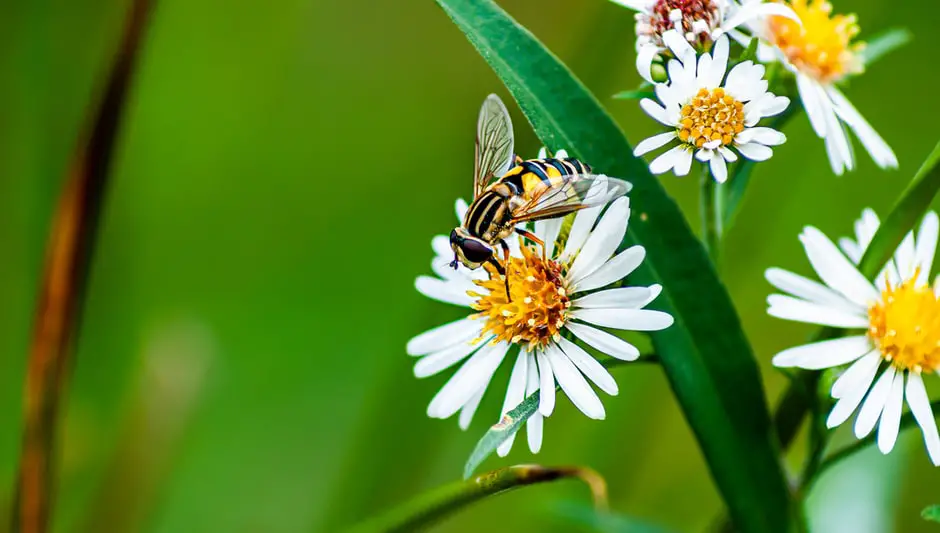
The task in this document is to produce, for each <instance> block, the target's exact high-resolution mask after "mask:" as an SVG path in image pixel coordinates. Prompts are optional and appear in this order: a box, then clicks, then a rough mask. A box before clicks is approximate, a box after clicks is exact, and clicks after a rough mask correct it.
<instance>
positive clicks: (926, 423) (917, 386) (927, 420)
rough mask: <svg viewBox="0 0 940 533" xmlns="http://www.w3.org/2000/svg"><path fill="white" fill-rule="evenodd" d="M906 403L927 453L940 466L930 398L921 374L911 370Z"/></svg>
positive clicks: (908, 378)
mask: <svg viewBox="0 0 940 533" xmlns="http://www.w3.org/2000/svg"><path fill="white" fill-rule="evenodd" d="M906 394H907V404H908V405H909V406H911V413H912V414H913V415H914V420H916V421H917V425H919V426H920V429H921V431H923V433H924V442H925V443H926V444H927V453H928V454H929V455H930V461H931V462H932V463H933V464H934V466H940V435H938V434H937V421H936V420H935V419H934V415H933V410H932V409H931V407H930V399H928V398H927V391H926V390H925V389H924V381H923V380H922V379H921V375H920V374H918V373H916V372H913V373H910V374H909V375H908V377H907V392H906Z"/></svg>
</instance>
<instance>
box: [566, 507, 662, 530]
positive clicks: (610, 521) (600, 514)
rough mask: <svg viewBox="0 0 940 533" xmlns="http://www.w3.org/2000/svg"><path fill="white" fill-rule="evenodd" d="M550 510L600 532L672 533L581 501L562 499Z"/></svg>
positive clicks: (657, 526) (583, 526)
mask: <svg viewBox="0 0 940 533" xmlns="http://www.w3.org/2000/svg"><path fill="white" fill-rule="evenodd" d="M550 511H551V512H553V513H555V514H557V515H559V516H561V517H562V518H564V519H567V520H569V521H570V522H571V523H572V524H577V525H578V526H581V527H582V528H587V529H590V530H591V531H599V532H601V533H672V531H671V530H669V529H666V528H664V527H662V526H659V525H656V524H651V523H649V522H645V521H643V520H639V519H636V518H633V517H631V516H626V515H622V514H616V513H611V512H609V511H603V510H600V509H596V508H594V507H591V506H589V505H585V504H584V503H582V502H576V501H564V500H563V501H560V502H555V503H553V505H552V506H551V510H550ZM579 531H580V529H579Z"/></svg>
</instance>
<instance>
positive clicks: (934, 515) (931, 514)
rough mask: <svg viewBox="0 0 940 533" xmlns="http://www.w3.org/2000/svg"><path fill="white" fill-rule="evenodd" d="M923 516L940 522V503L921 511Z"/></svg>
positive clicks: (928, 519)
mask: <svg viewBox="0 0 940 533" xmlns="http://www.w3.org/2000/svg"><path fill="white" fill-rule="evenodd" d="M920 516H921V518H923V519H924V520H927V521H928V522H940V505H931V506H930V507H927V508H925V509H924V510H923V511H921V512H920Z"/></svg>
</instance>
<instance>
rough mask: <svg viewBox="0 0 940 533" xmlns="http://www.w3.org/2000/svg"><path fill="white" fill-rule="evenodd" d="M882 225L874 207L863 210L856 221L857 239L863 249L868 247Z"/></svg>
mask: <svg viewBox="0 0 940 533" xmlns="http://www.w3.org/2000/svg"><path fill="white" fill-rule="evenodd" d="M880 226H881V221H880V220H878V215H877V214H876V213H875V211H874V210H873V209H872V208H870V207H866V208H865V209H863V210H862V216H861V218H859V219H858V220H857V221H855V240H856V241H857V242H858V245H859V246H860V247H861V248H862V250H865V249H867V248H868V245H869V244H871V240H872V238H873V237H874V236H875V232H877V231H878V228H879V227H880Z"/></svg>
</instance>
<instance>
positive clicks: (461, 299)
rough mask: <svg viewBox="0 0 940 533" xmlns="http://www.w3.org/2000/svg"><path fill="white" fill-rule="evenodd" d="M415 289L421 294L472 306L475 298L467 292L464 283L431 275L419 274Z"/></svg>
mask: <svg viewBox="0 0 940 533" xmlns="http://www.w3.org/2000/svg"><path fill="white" fill-rule="evenodd" d="M415 289H417V290H418V292H420V293H421V294H423V295H425V296H427V297H428V298H431V299H432V300H438V301H441V302H444V303H448V304H454V305H460V306H463V307H470V304H472V303H473V298H471V297H470V295H468V294H467V293H466V288H465V286H464V285H463V284H460V283H452V282H449V281H445V280H442V279H438V278H435V277H431V276H418V278H417V279H415Z"/></svg>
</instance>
